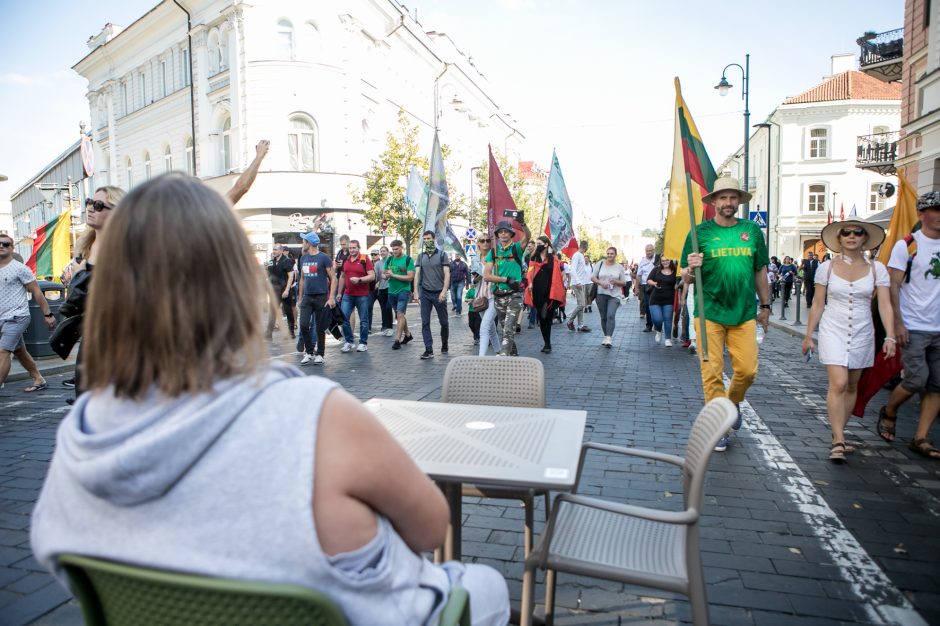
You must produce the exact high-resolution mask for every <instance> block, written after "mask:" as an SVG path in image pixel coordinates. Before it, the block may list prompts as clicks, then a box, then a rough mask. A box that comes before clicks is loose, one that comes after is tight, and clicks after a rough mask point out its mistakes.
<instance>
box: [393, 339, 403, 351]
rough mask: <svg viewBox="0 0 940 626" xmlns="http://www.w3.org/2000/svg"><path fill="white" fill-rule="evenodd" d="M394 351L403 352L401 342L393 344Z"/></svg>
mask: <svg viewBox="0 0 940 626" xmlns="http://www.w3.org/2000/svg"><path fill="white" fill-rule="evenodd" d="M392 350H401V342H400V341H396V342H395V343H393V344H392Z"/></svg>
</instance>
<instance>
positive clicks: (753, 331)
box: [695, 318, 757, 404]
mask: <svg viewBox="0 0 940 626" xmlns="http://www.w3.org/2000/svg"><path fill="white" fill-rule="evenodd" d="M695 324H696V327H695V330H696V332H697V333H701V330H702V327H701V326H700V325H699V324H700V320H699V318H695ZM705 334H706V335H707V336H708V361H704V360H702V342H701V339H700V340H699V350H698V358H699V363H701V365H702V389H703V391H704V392H705V403H706V404H707V403H708V402H710V401H712V400H714V399H715V398H728V399H729V400H731V401H732V402H734V403H735V404H737V403H738V402H741V401H742V400H744V393H745V392H746V391H747V389H748V387H750V386H751V383H753V382H754V378H756V377H757V322H756V320H749V321H747V322H744V323H743V324H740V325H739V326H725V325H724V324H718V323H717V322H713V321H711V320H705ZM725 346H728V354H729V355H730V356H731V369H732V370H733V374H732V376H731V386H730V387H728V389H727V390H726V389H725V381H724V377H723V375H722V374H723V371H724V366H725Z"/></svg>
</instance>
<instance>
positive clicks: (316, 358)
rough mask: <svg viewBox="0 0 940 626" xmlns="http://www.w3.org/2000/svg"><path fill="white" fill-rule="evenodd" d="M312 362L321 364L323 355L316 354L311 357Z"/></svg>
mask: <svg viewBox="0 0 940 626" xmlns="http://www.w3.org/2000/svg"><path fill="white" fill-rule="evenodd" d="M313 364H314V365H323V357H322V356H320V355H319V354H318V355H317V356H315V357H313Z"/></svg>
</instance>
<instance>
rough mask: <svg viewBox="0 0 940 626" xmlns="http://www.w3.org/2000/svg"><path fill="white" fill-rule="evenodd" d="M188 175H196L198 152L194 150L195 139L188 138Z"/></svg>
mask: <svg viewBox="0 0 940 626" xmlns="http://www.w3.org/2000/svg"><path fill="white" fill-rule="evenodd" d="M186 173H187V174H189V175H190V176H195V175H196V151H195V150H194V149H193V138H192V137H187V138H186Z"/></svg>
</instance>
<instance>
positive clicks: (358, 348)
mask: <svg viewBox="0 0 940 626" xmlns="http://www.w3.org/2000/svg"><path fill="white" fill-rule="evenodd" d="M368 351H369V346H367V345H366V344H364V343H360V344H359V345H358V346H356V352H368Z"/></svg>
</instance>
